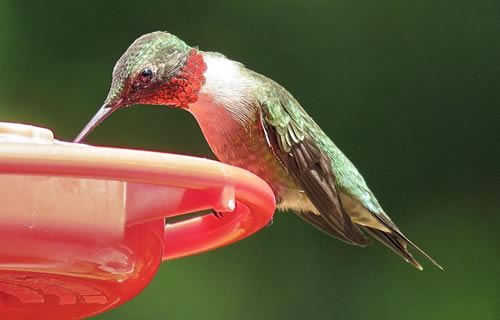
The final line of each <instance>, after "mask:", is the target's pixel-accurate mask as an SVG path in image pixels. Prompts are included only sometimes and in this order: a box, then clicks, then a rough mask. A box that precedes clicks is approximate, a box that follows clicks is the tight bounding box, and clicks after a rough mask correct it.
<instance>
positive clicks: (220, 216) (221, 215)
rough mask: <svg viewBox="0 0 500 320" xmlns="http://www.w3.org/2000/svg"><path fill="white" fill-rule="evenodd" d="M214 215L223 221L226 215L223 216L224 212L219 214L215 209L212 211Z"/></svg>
mask: <svg viewBox="0 0 500 320" xmlns="http://www.w3.org/2000/svg"><path fill="white" fill-rule="evenodd" d="M212 214H213V215H214V216H215V217H216V218H217V219H219V220H220V219H222V218H223V217H224V215H223V214H222V212H219V211H217V210H215V209H212Z"/></svg>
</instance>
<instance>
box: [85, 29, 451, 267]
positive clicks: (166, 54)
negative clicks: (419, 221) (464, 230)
mask: <svg viewBox="0 0 500 320" xmlns="http://www.w3.org/2000/svg"><path fill="white" fill-rule="evenodd" d="M135 104H150V105H165V106H169V107H174V108H181V109H185V110H187V111H189V112H190V113H191V114H193V116H194V117H195V118H196V120H197V121H198V124H199V125H200V127H201V130H202V131H203V134H204V136H205V138H206V140H207V142H208V144H209V145H210V148H211V149H212V151H213V152H214V154H215V155H216V156H217V158H218V159H219V160H221V161H222V162H225V163H228V164H230V165H233V166H237V167H241V168H243V169H246V170H248V171H250V172H252V173H254V174H256V175H257V176H259V177H260V178H262V179H263V180H265V181H266V182H267V183H268V184H269V185H270V186H271V188H272V189H273V191H274V193H275V195H276V204H277V207H278V208H280V209H291V210H293V211H294V212H295V213H296V214H297V215H298V216H299V217H301V218H302V219H304V220H305V221H307V222H309V223H310V224H312V225H313V226H314V227H316V228H318V229H319V230H321V231H323V232H325V233H327V234H329V235H331V236H333V237H336V238H338V239H340V240H342V241H344V242H346V243H349V244H353V245H358V246H362V247H364V246H366V245H368V244H369V243H370V239H369V238H367V237H365V235H364V234H363V232H362V230H364V231H366V232H367V233H368V234H370V235H371V236H373V237H374V238H375V239H377V240H379V241H381V242H382V243H383V244H385V245H386V246H387V247H389V248H390V249H392V250H393V251H394V252H396V253H397V254H399V255H400V256H401V257H403V258H404V259H405V260H406V261H407V262H409V263H411V264H412V265H414V266H415V267H417V268H418V269H422V266H421V265H420V264H419V263H418V262H417V261H416V260H415V259H414V258H413V256H412V255H411V254H410V253H409V252H408V250H407V246H411V247H413V248H414V249H416V250H417V251H418V252H419V253H420V254H422V255H423V256H425V257H426V258H427V259H429V260H430V261H431V262H432V263H434V264H435V265H436V266H437V267H439V268H441V266H439V264H437V263H436V262H435V261H434V260H433V259H432V258H431V257H430V256H428V255H427V254H426V253H425V252H423V251H422V250H420V249H419V248H418V247H417V246H416V245H415V244H413V243H412V242H411V241H410V240H409V239H408V238H407V237H406V236H405V235H403V233H402V232H401V231H400V230H399V228H398V227H397V226H396V225H395V224H394V222H392V220H391V219H390V218H389V216H388V215H387V214H386V213H385V212H384V210H383V209H382V207H381V206H380V205H379V203H378V201H377V199H376V198H375V196H374V195H373V193H372V192H371V191H370V189H369V188H368V186H367V185H366V183H365V181H364V179H363V177H362V176H361V175H360V174H359V172H358V171H357V170H356V168H355V167H354V165H353V164H352V163H351V162H350V161H349V160H348V159H347V158H346V156H345V155H344V154H343V153H342V152H341V151H340V150H339V149H338V148H337V147H336V146H335V144H334V143H333V142H332V141H331V140H330V138H328V136H327V135H326V134H325V133H324V132H323V131H322V130H321V128H320V127H319V126H318V125H317V124H316V122H314V120H313V119H312V118H311V117H310V116H309V115H308V114H307V113H306V112H305V111H304V109H303V108H302V107H301V106H300V104H299V103H298V102H297V100H295V98H294V97H293V96H292V95H291V94H290V93H289V92H288V91H286V90H285V89H284V88H283V87H282V86H280V85H279V84H277V83H276V82H274V81H273V80H271V79H269V78H266V77H265V76H263V75H260V74H258V73H255V72H253V71H251V70H249V69H247V68H245V67H244V66H243V65H242V64H241V63H238V62H235V61H232V60H229V59H228V58H226V57H225V56H223V55H222V54H219V53H213V52H203V51H201V50H198V49H197V48H193V47H190V46H189V45H187V44H186V43H184V42H183V41H182V40H180V39H179V38H177V37H176V36H174V35H172V34H169V33H167V32H153V33H150V34H146V35H143V36H141V37H140V38H138V39H137V40H136V41H135V42H134V43H132V45H131V46H130V47H129V48H128V49H127V51H126V52H125V53H124V54H123V55H122V56H121V58H120V59H119V60H118V62H117V63H116V65H115V67H114V69H113V80H112V83H111V89H110V91H109V94H108V96H107V98H106V100H105V102H104V105H103V106H102V107H101V109H100V110H99V111H98V112H97V113H96V115H95V116H94V117H93V118H92V119H91V120H90V122H89V123H88V124H87V125H86V126H85V128H84V129H83V130H82V131H81V132H80V134H79V135H78V137H77V138H76V139H75V142H81V141H82V140H83V139H84V138H85V137H86V136H87V135H88V134H89V133H90V132H91V131H92V130H93V129H94V128H95V127H96V126H97V125H98V124H99V123H101V121H103V120H104V119H105V118H106V117H107V116H109V115H110V114H111V113H112V112H113V111H115V110H118V109H121V108H124V107H127V106H131V105H135Z"/></svg>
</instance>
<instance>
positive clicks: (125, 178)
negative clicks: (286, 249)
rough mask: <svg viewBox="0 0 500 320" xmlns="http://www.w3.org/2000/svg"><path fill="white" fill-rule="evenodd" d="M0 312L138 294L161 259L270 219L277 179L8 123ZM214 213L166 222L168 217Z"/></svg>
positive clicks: (2, 136) (42, 314)
mask: <svg viewBox="0 0 500 320" xmlns="http://www.w3.org/2000/svg"><path fill="white" fill-rule="evenodd" d="M0 203H1V204H2V206H1V209H0V319H26V318H36V319H44V318H45V319H71V318H83V317H86V316H90V315H94V314H97V313H100V312H103V311H106V310H109V309H111V308H114V307H116V306H117V305H120V304H122V303H124V302H126V301H127V300H129V299H131V298H132V297H134V296H135V295H137V294H138V293H139V292H140V291H141V290H142V289H144V288H145V287H146V285H147V284H148V283H149V282H150V281H151V279H152V278H153V276H154V274H155V273H156V271H157V269H158V267H159V265H160V263H161V261H162V260H168V259H172V258H178V257H182V256H186V255H190V254H196V253H200V252H203V251H207V250H211V249H215V248H217V247H220V246H224V245H227V244H230V243H232V242H235V241H238V240H240V239H243V238H245V237H247V236H249V235H251V234H252V233H254V232H256V231H257V230H259V229H260V228H262V227H263V226H265V225H266V224H267V222H268V221H269V220H270V219H271V218H272V215H273V212H274V209H275V204H274V196H273V193H272V191H271V189H270V188H269V186H268V185H267V184H266V183H265V182H263V181H262V180H261V179H259V178H258V177H256V176H254V175H253V174H251V173H249V172H246V171H244V170H242V169H239V168H235V167H231V166H228V165H224V164H222V163H219V162H215V161H211V160H206V159H199V158H193V157H187V156H179V155H172V154H165V153H157V152H146V151H135V150H125V149H116V148H104V147H92V146H87V145H81V144H73V143H65V142H61V141H57V140H54V138H53V135H52V133H51V132H50V131H49V130H47V129H42V128H37V127H32V126H27V125H20V124H11V123H0ZM210 208H214V209H216V210H217V211H219V212H224V217H223V218H222V219H218V218H216V217H215V216H213V215H204V216H200V217H195V218H191V219H188V220H184V221H180V222H177V223H172V224H167V225H165V223H164V219H165V218H168V217H174V216H178V215H182V214H186V213H191V212H196V211H200V210H205V209H210Z"/></svg>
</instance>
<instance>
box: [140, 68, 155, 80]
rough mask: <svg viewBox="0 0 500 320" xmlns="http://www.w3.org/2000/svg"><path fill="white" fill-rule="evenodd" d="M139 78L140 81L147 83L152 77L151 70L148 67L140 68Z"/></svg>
mask: <svg viewBox="0 0 500 320" xmlns="http://www.w3.org/2000/svg"><path fill="white" fill-rule="evenodd" d="M139 79H140V80H141V82H142V83H148V82H150V81H151V79H153V71H151V69H149V68H144V69H142V71H141V73H140V74H139Z"/></svg>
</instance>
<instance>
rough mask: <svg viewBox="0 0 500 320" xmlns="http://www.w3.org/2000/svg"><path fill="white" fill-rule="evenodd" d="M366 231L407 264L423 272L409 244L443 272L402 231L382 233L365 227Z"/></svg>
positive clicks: (392, 230)
mask: <svg viewBox="0 0 500 320" xmlns="http://www.w3.org/2000/svg"><path fill="white" fill-rule="evenodd" d="M364 229H365V231H366V232H368V233H369V234H370V235H371V236H373V237H374V238H375V239H377V240H378V241H380V242H382V243H383V244H384V245H386V246H387V247H388V248H389V249H391V250H392V251H394V252H396V253H397V254H398V255H400V256H401V257H402V258H403V259H405V260H406V262H408V263H410V264H412V265H413V266H415V267H416V268H417V269H419V270H422V269H423V268H422V266H421V265H420V263H418V262H417V260H415V258H413V256H412V255H411V253H410V252H408V249H407V244H409V245H410V246H411V247H413V248H414V249H415V250H417V251H418V253H420V254H421V255H423V256H424V257H426V258H427V259H428V260H429V261H430V262H432V263H433V264H434V265H435V266H436V267H438V268H439V269H441V270H443V267H441V266H440V265H439V264H438V263H437V262H436V261H434V259H432V258H431V257H430V256H429V255H428V254H427V253H425V252H424V251H423V250H421V249H420V248H419V247H417V246H416V245H415V244H414V243H413V242H411V241H410V240H409V239H408V238H407V237H406V236H405V235H404V234H402V233H401V231H399V230H394V229H393V228H390V229H391V232H384V231H381V230H378V229H375V228H370V227H364Z"/></svg>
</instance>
